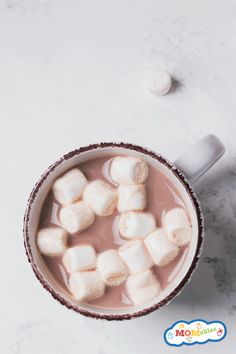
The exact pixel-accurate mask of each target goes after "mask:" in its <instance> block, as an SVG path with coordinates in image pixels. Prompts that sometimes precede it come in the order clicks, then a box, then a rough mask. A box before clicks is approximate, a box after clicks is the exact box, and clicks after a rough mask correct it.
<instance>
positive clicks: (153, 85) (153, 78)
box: [147, 70, 171, 96]
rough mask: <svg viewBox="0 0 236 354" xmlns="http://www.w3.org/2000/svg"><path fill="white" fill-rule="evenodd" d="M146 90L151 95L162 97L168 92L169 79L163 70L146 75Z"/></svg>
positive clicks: (169, 86)
mask: <svg viewBox="0 0 236 354" xmlns="http://www.w3.org/2000/svg"><path fill="white" fill-rule="evenodd" d="M147 81H148V89H149V91H150V92H151V93H153V94H154V95H158V96H163V95H165V94H167V93H168V92H169V91H170V88H171V77H170V75H169V74H168V73H167V72H166V71H164V70H158V71H151V72H149V73H148V75H147Z"/></svg>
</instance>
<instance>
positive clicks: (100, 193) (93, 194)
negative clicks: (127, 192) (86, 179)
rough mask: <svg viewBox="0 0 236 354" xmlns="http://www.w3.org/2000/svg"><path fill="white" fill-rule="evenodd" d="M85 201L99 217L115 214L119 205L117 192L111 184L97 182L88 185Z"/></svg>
mask: <svg viewBox="0 0 236 354" xmlns="http://www.w3.org/2000/svg"><path fill="white" fill-rule="evenodd" d="M84 201H85V202H86V203H87V204H89V205H90V207H91V208H92V209H93V210H94V212H95V213H96V214H97V215H100V216H108V215H111V214H113V212H114V210H115V208H116V205H117V192H116V190H115V189H114V188H112V187H111V186H110V185H109V184H107V183H105V182H103V181H101V180H96V181H93V182H91V183H89V184H88V185H87V187H86V188H85V191H84Z"/></svg>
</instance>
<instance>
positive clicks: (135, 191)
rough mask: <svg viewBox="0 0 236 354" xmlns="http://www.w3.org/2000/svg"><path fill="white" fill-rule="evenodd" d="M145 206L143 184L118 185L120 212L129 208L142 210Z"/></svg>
mask: <svg viewBox="0 0 236 354" xmlns="http://www.w3.org/2000/svg"><path fill="white" fill-rule="evenodd" d="M145 207H146V191H145V186H144V184H134V185H127V186H126V185H120V186H119V188H118V207H117V209H118V210H119V212H120V213H122V212H125V211H129V210H143V209H145Z"/></svg>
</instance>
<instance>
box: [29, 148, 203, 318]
mask: <svg viewBox="0 0 236 354" xmlns="http://www.w3.org/2000/svg"><path fill="white" fill-rule="evenodd" d="M107 147H111V148H115V147H119V148H124V149H127V150H134V151H137V152H140V153H142V154H145V155H148V156H150V157H152V158H153V159H155V160H158V161H159V162H160V163H162V164H163V165H164V166H166V167H167V168H168V169H169V170H170V171H171V172H172V173H173V174H174V175H175V176H176V177H177V178H178V180H179V181H180V182H181V183H182V185H183V186H184V188H185V190H186V192H187V194H188V195H189V197H190V199H191V201H192V203H193V205H194V208H195V212H196V215H197V221H198V241H197V246H196V251H195V255H194V257H193V261H192V263H191V265H190V267H189V269H188V271H187V273H186V274H185V276H184V278H183V279H182V280H181V282H180V283H179V284H178V286H177V287H176V288H175V289H174V290H173V291H172V292H171V293H170V294H169V295H168V296H167V297H165V298H164V299H163V300H162V301H160V302H158V303H157V304H154V305H152V306H150V307H148V308H145V309H142V310H140V311H137V312H134V313H126V314H104V313H102V314H99V313H96V312H93V311H92V310H91V311H90V310H85V309H82V308H80V307H79V304H78V306H75V305H72V304H71V303H70V302H69V301H67V300H66V299H64V298H63V297H62V296H60V295H59V294H58V293H57V292H56V290H55V289H54V288H53V287H52V286H51V285H50V284H49V283H48V282H47V281H46V280H45V279H44V277H43V276H42V274H41V273H40V271H39V269H38V267H37V264H36V263H35V261H34V258H33V254H32V250H31V246H30V241H29V240H30V235H29V219H30V212H31V208H32V204H33V202H34V199H35V197H36V195H37V193H38V191H39V189H40V187H41V186H42V184H43V183H44V181H45V180H46V179H47V178H48V176H49V175H50V174H51V173H52V172H53V171H54V170H55V168H56V167H57V166H58V165H60V164H61V163H62V162H63V161H65V160H69V159H71V158H72V157H74V156H77V155H80V154H81V153H83V152H87V151H92V150H95V149H98V148H99V149H100V148H107ZM23 234H24V246H25V250H26V254H27V257H28V261H29V262H30V264H31V267H32V269H33V271H34V273H35V275H36V277H37V278H38V280H39V281H40V283H41V284H42V285H43V287H44V288H45V289H47V290H48V291H49V292H50V293H51V295H52V296H53V297H54V299H56V300H58V301H59V302H60V303H61V304H62V305H65V306H66V307H67V308H68V309H72V310H74V311H75V312H79V313H80V314H82V315H84V316H87V317H93V318H96V319H106V320H109V321H111V320H117V321H122V320H129V319H132V318H136V317H140V316H144V315H148V314H149V313H151V312H153V311H155V310H157V309H159V308H160V307H162V306H164V305H166V304H168V303H169V302H170V301H171V300H172V299H173V298H174V297H175V296H176V295H178V294H179V293H180V291H181V290H182V289H183V287H184V286H185V285H186V284H187V283H188V282H189V281H190V278H191V276H192V273H193V271H194V269H195V268H196V266H197V263H198V260H199V257H200V252H201V246H202V242H203V216H202V212H201V208H200V204H199V201H198V199H197V197H196V195H195V193H194V191H193V189H192V188H191V186H190V184H189V182H188V180H187V179H186V178H185V176H184V175H183V173H182V172H181V171H180V170H178V168H177V167H176V166H174V165H173V164H172V163H171V162H169V161H168V160H167V159H165V158H164V157H163V156H161V155H159V154H157V153H155V152H153V151H151V150H149V149H147V148H143V147H141V146H137V145H133V144H128V143H100V144H92V145H88V146H85V147H81V148H79V149H76V150H74V151H71V152H69V153H68V154H66V155H64V156H63V157H62V158H61V159H59V160H58V161H56V162H55V163H54V164H52V165H51V166H49V168H48V169H47V170H46V171H45V173H44V174H43V175H42V176H41V178H40V180H39V181H38V182H37V183H36V185H35V187H34V189H33V190H32V192H31V194H30V196H29V199H28V203H27V207H26V211H25V215H24V225H23Z"/></svg>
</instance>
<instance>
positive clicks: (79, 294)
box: [69, 271, 105, 301]
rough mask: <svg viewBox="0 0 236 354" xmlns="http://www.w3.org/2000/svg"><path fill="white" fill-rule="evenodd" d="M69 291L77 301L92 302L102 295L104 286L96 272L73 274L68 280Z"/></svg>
mask: <svg viewBox="0 0 236 354" xmlns="http://www.w3.org/2000/svg"><path fill="white" fill-rule="evenodd" d="M69 290H70V292H71V293H72V294H73V295H74V297H75V299H76V300H78V301H92V300H95V299H98V298H99V297H101V296H102V295H103V294H104V291H105V284H104V283H103V281H102V279H101V277H100V275H99V274H98V272H97V271H89V272H81V273H80V272H75V273H73V274H72V275H71V276H70V278H69Z"/></svg>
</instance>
